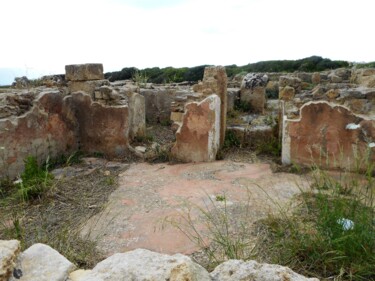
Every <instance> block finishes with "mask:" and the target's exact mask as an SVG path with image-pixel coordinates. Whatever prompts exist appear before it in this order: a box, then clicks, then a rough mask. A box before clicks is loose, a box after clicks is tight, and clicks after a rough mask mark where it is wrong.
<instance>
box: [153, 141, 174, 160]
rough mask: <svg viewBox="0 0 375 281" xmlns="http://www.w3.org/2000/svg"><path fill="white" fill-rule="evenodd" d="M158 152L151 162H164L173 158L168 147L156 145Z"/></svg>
mask: <svg viewBox="0 0 375 281" xmlns="http://www.w3.org/2000/svg"><path fill="white" fill-rule="evenodd" d="M155 150H156V153H155V156H154V157H152V159H151V162H152V163H163V162H169V161H170V160H171V158H172V157H171V152H170V149H169V148H167V147H161V146H159V145H158V146H157V147H156V149H155Z"/></svg>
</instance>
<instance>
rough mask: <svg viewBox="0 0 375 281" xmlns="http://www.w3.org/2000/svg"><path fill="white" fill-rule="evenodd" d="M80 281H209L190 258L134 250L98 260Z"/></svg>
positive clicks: (202, 270) (202, 269)
mask: <svg viewBox="0 0 375 281" xmlns="http://www.w3.org/2000/svg"><path fill="white" fill-rule="evenodd" d="M81 280H82V281H106V280H111V281H122V280H134V281H138V280H139V281H141V280H142V281H165V280H170V281H209V280H211V279H210V276H209V274H208V272H207V271H206V270H205V269H204V268H203V267H201V266H200V265H198V264H196V263H194V262H192V261H191V259H190V258H188V257H186V256H184V255H181V254H176V255H173V256H169V255H163V254H158V253H154V252H151V251H148V250H144V249H137V250H134V251H131V252H127V253H121V254H115V255H113V256H111V257H109V258H108V259H106V260H104V261H102V262H100V263H98V264H97V265H96V266H95V267H94V269H93V270H92V271H91V272H90V273H89V274H88V275H87V276H85V277H84V278H82V279H81Z"/></svg>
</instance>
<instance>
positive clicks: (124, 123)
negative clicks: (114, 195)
mask: <svg viewBox="0 0 375 281" xmlns="http://www.w3.org/2000/svg"><path fill="white" fill-rule="evenodd" d="M137 128H139V126H137ZM0 132H1V133H0V177H6V176H8V177H10V178H14V177H16V176H17V175H19V174H20V173H21V172H22V170H23V168H24V159H26V157H28V156H31V155H32V156H35V157H36V158H37V159H38V161H40V162H42V161H45V160H46V159H47V158H48V157H51V158H53V157H56V156H58V155H62V154H69V153H72V152H73V151H75V150H78V149H81V150H82V151H86V152H101V153H104V154H107V155H108V156H109V157H118V156H122V155H123V154H124V153H125V151H126V149H127V146H128V141H129V111H128V107H127V106H105V105H102V104H99V103H95V102H93V101H92V99H91V97H90V96H89V95H88V94H85V93H82V92H77V93H74V94H72V95H69V96H65V97H64V95H63V94H62V93H61V92H60V91H53V90H50V91H46V92H42V93H40V94H39V95H38V96H37V97H36V98H35V100H34V102H33V106H32V108H31V109H30V110H29V111H27V112H26V113H25V114H23V115H21V116H11V117H9V118H4V119H0Z"/></svg>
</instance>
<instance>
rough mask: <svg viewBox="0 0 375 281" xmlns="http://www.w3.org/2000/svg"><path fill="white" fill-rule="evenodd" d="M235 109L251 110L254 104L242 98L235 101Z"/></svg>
mask: <svg viewBox="0 0 375 281" xmlns="http://www.w3.org/2000/svg"><path fill="white" fill-rule="evenodd" d="M234 108H235V110H238V111H241V112H251V111H252V106H251V104H250V103H249V102H246V101H241V100H240V99H238V100H236V101H235V103H234Z"/></svg>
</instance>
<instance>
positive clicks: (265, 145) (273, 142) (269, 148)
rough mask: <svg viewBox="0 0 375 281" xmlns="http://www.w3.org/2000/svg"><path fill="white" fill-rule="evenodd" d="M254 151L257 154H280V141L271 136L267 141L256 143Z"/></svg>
mask: <svg viewBox="0 0 375 281" xmlns="http://www.w3.org/2000/svg"><path fill="white" fill-rule="evenodd" d="M256 151H257V153H259V154H268V155H271V156H280V155H281V142H280V140H279V139H278V138H276V137H275V136H271V137H270V138H269V139H268V140H267V141H263V142H259V143H257V145H256Z"/></svg>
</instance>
